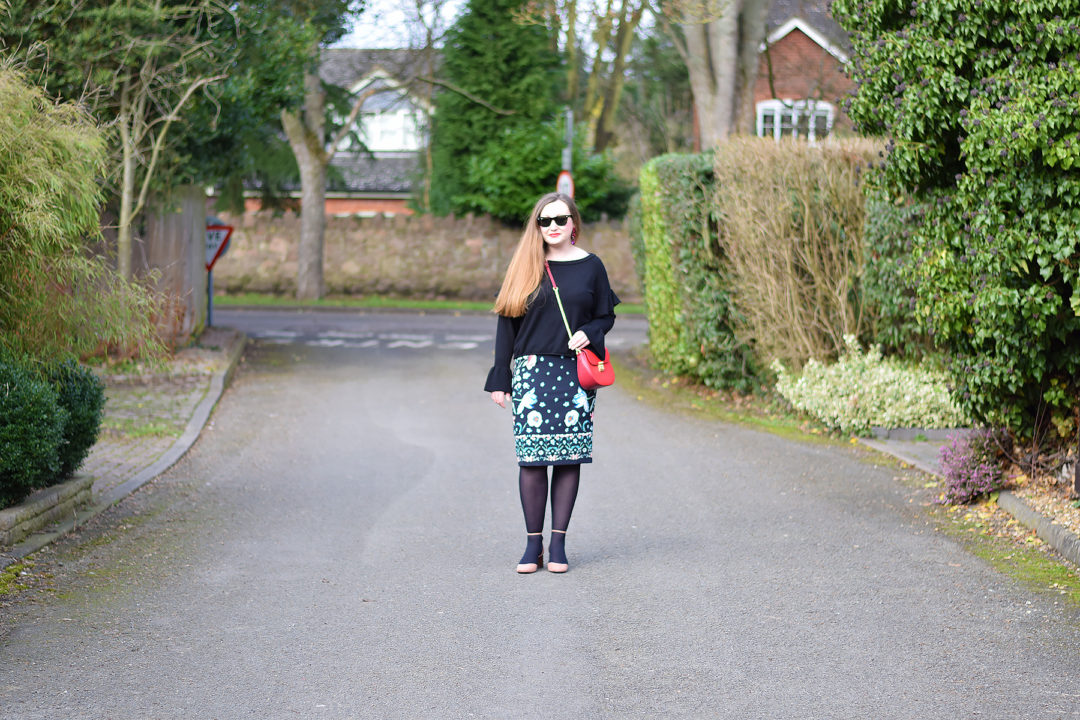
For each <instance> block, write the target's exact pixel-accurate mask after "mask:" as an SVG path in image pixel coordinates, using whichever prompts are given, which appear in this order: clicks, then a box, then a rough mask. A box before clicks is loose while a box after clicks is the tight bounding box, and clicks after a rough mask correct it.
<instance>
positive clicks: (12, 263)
mask: <svg viewBox="0 0 1080 720" xmlns="http://www.w3.org/2000/svg"><path fill="white" fill-rule="evenodd" d="M0 108H3V112H0V348H3V347H8V348H10V349H12V350H14V351H17V352H20V353H28V354H32V355H34V356H35V357H41V358H50V357H61V356H71V355H76V356H88V355H96V354H102V353H113V354H123V355H131V354H136V353H142V354H147V355H154V354H157V353H160V352H161V350H162V346H161V343H160V341H159V340H158V338H157V334H156V330H155V327H154V324H153V321H152V318H153V315H154V313H155V312H157V304H156V302H157V300H156V297H155V296H154V295H152V294H151V293H149V291H146V290H144V289H143V288H141V287H139V286H137V285H133V284H130V283H127V282H124V281H123V280H121V279H120V278H118V277H116V275H115V273H114V272H113V271H112V270H111V269H110V268H109V267H108V265H107V264H106V263H105V262H104V261H103V260H102V259H101V258H94V257H88V256H87V255H86V253H85V246H86V242H87V239H88V238H96V237H98V236H99V233H100V230H99V222H100V219H99V203H100V200H101V186H100V173H101V170H102V167H103V162H104V156H105V147H104V143H103V141H102V136H101V131H100V130H99V129H98V128H97V126H96V125H95V124H94V122H93V121H92V120H91V119H90V118H89V117H88V116H87V115H86V114H85V112H84V111H82V110H81V109H79V108H78V107H76V106H75V105H73V104H67V103H59V104H58V103H55V102H53V101H52V100H51V99H50V98H48V97H47V96H46V95H45V94H44V92H42V91H41V90H40V89H39V88H36V87H33V86H32V85H31V84H29V83H28V82H27V80H26V79H25V78H24V76H23V75H21V74H20V73H18V72H15V71H13V70H10V69H4V68H0Z"/></svg>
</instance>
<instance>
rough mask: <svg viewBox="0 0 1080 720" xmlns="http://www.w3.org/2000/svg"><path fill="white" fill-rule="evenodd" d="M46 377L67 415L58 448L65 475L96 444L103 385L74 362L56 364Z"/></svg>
mask: <svg viewBox="0 0 1080 720" xmlns="http://www.w3.org/2000/svg"><path fill="white" fill-rule="evenodd" d="M49 375H50V380H51V381H52V384H53V386H54V387H55V388H56V393H57V400H58V402H59V403H60V407H62V408H63V409H64V410H66V411H67V413H68V418H67V422H66V423H65V424H64V442H63V444H62V445H61V447H60V448H59V454H60V475H61V476H67V475H70V474H71V473H73V472H75V470H76V469H77V468H78V467H79V466H80V465H82V462H83V460H85V459H86V456H87V455H88V454H89V453H90V448H91V447H93V445H94V443H96V442H97V439H98V431H99V430H100V429H101V418H102V414H103V413H104V410H105V385H104V384H103V383H102V382H101V380H99V379H98V377H97V376H96V375H94V374H93V373H92V372H90V369H89V368H87V367H85V366H83V365H79V364H78V363H76V362H75V361H73V360H65V361H64V362H62V363H60V364H58V365H57V366H56V367H55V368H53V369H52V371H51V372H50V373H49Z"/></svg>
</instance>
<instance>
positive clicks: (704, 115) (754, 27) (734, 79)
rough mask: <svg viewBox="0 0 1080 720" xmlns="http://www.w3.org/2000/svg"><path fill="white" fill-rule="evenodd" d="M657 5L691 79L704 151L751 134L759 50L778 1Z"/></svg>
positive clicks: (684, 1)
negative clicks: (748, 130) (744, 133)
mask: <svg viewBox="0 0 1080 720" xmlns="http://www.w3.org/2000/svg"><path fill="white" fill-rule="evenodd" d="M654 2H656V4H655V5H654V6H653V13H654V15H655V16H656V18H657V20H658V22H660V24H661V25H662V26H663V27H664V28H665V29H666V30H667V32H668V33H669V35H670V36H671V37H672V39H673V40H674V41H675V47H676V49H677V50H678V51H679V55H680V56H681V57H682V59H683V62H685V63H686V69H687V72H688V73H689V75H690V87H691V90H692V91H693V94H694V105H695V108H696V112H697V119H698V126H699V128H700V133H701V144H702V147H713V146H714V145H716V144H717V143H719V142H722V141H723V140H724V139H726V138H727V136H728V135H729V134H731V133H732V132H738V131H739V130H740V129H741V128H744V127H746V128H748V127H749V125H750V117H751V116H752V113H753V105H754V103H753V99H754V95H753V94H754V83H755V81H756V79H757V70H758V48H759V47H760V46H761V43H762V41H763V40H764V39H765V23H766V19H767V18H768V14H769V8H770V7H771V6H772V0H704V1H703V2H696V1H695V0H676V1H675V2H669V3H662V2H661V0H654ZM673 25H678V26H679V29H680V31H681V32H676V31H675V29H674V27H673Z"/></svg>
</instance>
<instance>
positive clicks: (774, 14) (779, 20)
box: [765, 0, 851, 52]
mask: <svg viewBox="0 0 1080 720" xmlns="http://www.w3.org/2000/svg"><path fill="white" fill-rule="evenodd" d="M831 4H832V3H831V0H773V4H772V7H770V8H769V19H768V24H767V29H766V33H765V34H766V35H768V34H770V33H772V32H773V31H774V30H776V29H777V28H779V27H780V26H781V25H783V24H784V23H786V22H787V21H788V20H791V19H792V18H796V17H797V18H799V19H801V20H805V21H806V23H807V24H808V25H810V26H811V27H812V28H814V29H815V30H817V31H818V32H819V33H821V34H822V35H823V36H825V37H826V38H827V39H828V40H829V42H831V43H833V44H834V45H836V46H837V47H839V48H841V49H843V50H844V52H850V51H851V41H850V40H849V39H848V34H847V32H845V31H844V28H842V27H840V24H839V23H837V22H836V21H835V20H833V17H832V13H830V12H829V5H831Z"/></svg>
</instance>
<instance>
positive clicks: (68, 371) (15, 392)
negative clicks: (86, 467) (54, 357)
mask: <svg viewBox="0 0 1080 720" xmlns="http://www.w3.org/2000/svg"><path fill="white" fill-rule="evenodd" d="M104 404H105V394H104V388H103V386H102V384H101V381H100V380H99V379H98V378H97V377H96V376H94V374H93V373H91V372H90V371H89V370H88V369H87V368H85V367H82V366H80V365H78V364H76V363H75V362H73V361H70V360H67V361H65V362H62V363H60V364H58V365H54V366H52V367H51V368H49V367H45V368H42V367H41V365H40V363H37V362H35V361H32V360H30V359H28V358H26V357H23V356H17V355H14V354H12V353H10V352H3V351H0V508H3V507H7V506H8V505H13V504H15V503H17V502H19V501H20V500H22V499H23V498H24V497H26V496H27V495H29V494H30V493H31V492H33V491H34V490H36V489H38V488H42V487H47V486H49V485H52V484H54V483H57V482H59V481H62V480H63V479H65V478H66V477H67V476H69V475H70V474H71V473H72V472H74V471H75V470H76V469H77V468H78V466H79V465H80V464H81V463H82V462H83V460H84V459H85V458H86V456H87V454H88V453H89V451H90V448H91V447H92V446H93V444H94V443H95V442H96V441H97V437H98V431H99V429H100V427H101V417H102V408H103V407H104Z"/></svg>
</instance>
